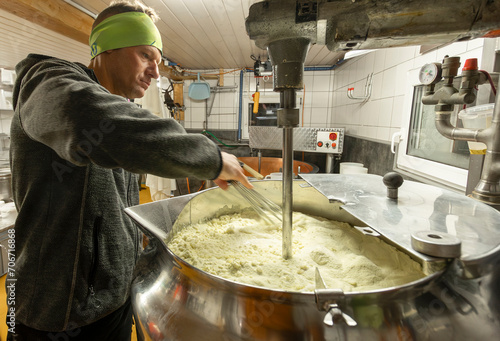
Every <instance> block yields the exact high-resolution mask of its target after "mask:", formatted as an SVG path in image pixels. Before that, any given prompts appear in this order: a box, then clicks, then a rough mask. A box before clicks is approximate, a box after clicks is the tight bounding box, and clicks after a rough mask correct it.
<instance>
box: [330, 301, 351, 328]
mask: <svg viewBox="0 0 500 341" xmlns="http://www.w3.org/2000/svg"><path fill="white" fill-rule="evenodd" d="M323 323H324V324H326V325H327V326H333V325H334V324H340V323H345V324H347V325H348V326H349V327H355V326H357V325H358V323H357V322H356V321H354V319H353V318H352V317H350V316H349V315H347V314H346V313H343V312H342V310H340V308H339V306H338V305H337V304H336V303H334V304H330V305H329V306H328V312H327V314H326V315H325V318H324V319H323Z"/></svg>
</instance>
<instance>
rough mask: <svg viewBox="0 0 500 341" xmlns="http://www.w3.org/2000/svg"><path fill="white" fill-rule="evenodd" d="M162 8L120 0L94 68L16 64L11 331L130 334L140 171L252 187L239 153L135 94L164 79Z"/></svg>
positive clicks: (107, 16)
mask: <svg viewBox="0 0 500 341" xmlns="http://www.w3.org/2000/svg"><path fill="white" fill-rule="evenodd" d="M154 17H155V16H154V12H153V11H152V10H151V9H149V8H146V7H144V6H143V5H140V4H138V3H133V4H130V3H124V2H118V3H115V4H112V5H111V6H110V7H109V8H107V9H105V10H104V11H103V12H102V13H101V14H100V15H99V16H98V18H97V19H96V21H95V23H94V25H93V29H92V33H91V35H90V46H91V54H92V60H91V62H90V65H89V66H88V67H85V66H84V65H81V64H78V63H71V62H68V61H65V60H61V59H57V58H52V57H47V56H41V55H29V56H28V57H27V58H26V59H25V60H23V61H21V62H20V63H19V64H18V65H17V67H16V71H17V75H18V78H17V81H16V84H15V86H14V99H13V100H14V108H15V115H14V118H13V121H12V127H11V168H12V179H13V191H14V201H15V203H16V206H17V209H18V211H19V215H18V218H17V220H16V223H15V243H16V244H15V250H16V266H15V275H14V278H11V277H9V279H7V282H6V283H7V286H8V285H9V283H11V282H10V281H11V280H13V281H14V280H15V306H9V308H10V307H12V308H14V309H15V321H16V325H15V327H14V328H10V327H11V325H9V328H10V329H9V330H10V331H11V332H10V333H9V336H8V339H9V340H30V341H31V340H128V339H130V333H131V320H132V317H131V306H130V299H129V295H130V285H131V281H132V271H133V268H134V265H135V263H136V261H137V258H138V254H139V250H140V247H141V235H140V233H139V231H138V229H137V227H136V226H135V225H134V224H133V222H132V221H131V220H130V219H129V218H128V217H127V216H126V215H125V214H124V213H123V209H124V208H125V207H127V206H131V205H136V204H138V197H139V195H138V181H137V176H136V175H135V174H134V173H136V174H138V173H149V174H155V175H157V176H161V177H170V178H176V177H186V176H190V177H196V178H198V179H215V182H216V183H217V184H218V185H219V186H220V187H221V188H223V189H225V188H227V186H228V184H227V182H226V180H230V179H234V180H238V181H241V182H242V183H243V184H244V185H245V186H247V187H249V188H251V187H252V185H251V184H250V183H249V182H248V180H247V178H246V177H245V176H244V174H243V171H242V169H241V167H240V165H239V163H238V161H237V159H236V158H235V157H234V156H233V155H230V154H227V153H224V152H220V151H219V149H218V147H217V146H216V145H215V144H214V143H212V142H211V141H210V140H209V139H207V138H206V137H204V136H203V135H200V134H187V133H186V132H185V130H184V129H183V128H182V127H181V126H180V125H179V124H178V123H177V122H175V120H171V119H160V118H158V117H157V116H155V115H153V114H152V113H150V112H148V111H147V110H143V109H141V108H139V107H138V106H137V105H135V104H133V103H132V102H130V101H129V99H133V98H140V97H142V96H143V95H144V92H145V91H146V89H147V88H148V86H149V85H150V83H151V82H152V81H154V79H156V78H158V77H159V72H158V64H159V63H160V62H161V49H162V44H161V36H160V34H159V32H158V30H157V28H156V26H155V25H154V23H153V20H152V18H154ZM8 292H9V290H8Z"/></svg>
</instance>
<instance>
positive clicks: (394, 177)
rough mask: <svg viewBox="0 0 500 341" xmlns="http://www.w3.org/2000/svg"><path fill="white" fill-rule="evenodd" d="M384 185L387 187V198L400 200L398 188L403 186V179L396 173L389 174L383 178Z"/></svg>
mask: <svg viewBox="0 0 500 341" xmlns="http://www.w3.org/2000/svg"><path fill="white" fill-rule="evenodd" d="M382 180H383V182H384V185H385V186H386V187H387V196H388V197H389V198H391V199H397V198H398V188H399V187H401V185H402V184H403V181H404V180H403V177H402V176H401V174H398V173H396V172H389V173H387V174H386V175H384V177H383V179H382Z"/></svg>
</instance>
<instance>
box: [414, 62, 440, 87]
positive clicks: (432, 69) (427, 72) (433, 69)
mask: <svg viewBox="0 0 500 341" xmlns="http://www.w3.org/2000/svg"><path fill="white" fill-rule="evenodd" d="M418 79H419V80H420V83H422V84H425V85H429V84H436V83H437V82H439V81H440V80H441V64H439V63H430V64H425V65H424V66H422V68H421V69H420V73H419V74H418Z"/></svg>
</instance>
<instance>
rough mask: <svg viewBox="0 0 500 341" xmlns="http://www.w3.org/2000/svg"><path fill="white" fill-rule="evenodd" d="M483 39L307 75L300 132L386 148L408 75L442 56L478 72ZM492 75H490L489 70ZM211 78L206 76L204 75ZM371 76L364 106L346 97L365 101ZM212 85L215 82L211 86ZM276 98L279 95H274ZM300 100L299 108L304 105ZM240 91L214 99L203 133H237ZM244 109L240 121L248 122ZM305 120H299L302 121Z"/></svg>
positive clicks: (364, 59)
mask: <svg viewBox="0 0 500 341" xmlns="http://www.w3.org/2000/svg"><path fill="white" fill-rule="evenodd" d="M482 49H483V39H476V40H472V41H469V42H461V43H454V44H450V45H447V46H444V47H442V48H439V49H435V50H432V51H430V52H428V53H426V54H420V47H419V46H411V47H403V48H388V49H381V50H374V51H372V52H370V53H368V54H365V55H362V56H360V57H356V58H353V59H349V60H347V61H345V62H344V63H343V64H341V66H340V67H338V68H335V69H333V70H326V71H305V72H304V90H301V91H298V93H297V94H298V95H299V97H300V98H299V100H298V101H297V106H298V107H299V108H300V110H301V123H300V124H301V125H302V126H304V127H325V126H326V127H345V128H346V133H347V134H349V135H351V136H357V137H362V138H369V139H374V140H378V141H382V142H389V141H390V140H391V136H392V134H393V133H395V132H398V131H400V129H401V124H402V117H403V115H405V114H406V113H404V112H403V103H404V101H405V98H406V97H405V96H411V95H412V94H409V93H408V87H407V82H408V79H407V75H408V73H409V72H410V71H412V70H415V69H420V67H422V66H423V65H424V64H426V63H429V62H439V61H441V60H442V59H443V57H444V56H445V55H450V56H459V57H461V60H462V63H463V61H465V59H466V58H472V57H474V58H478V63H479V66H480V68H484V66H482V64H481V62H482ZM487 71H491V70H487ZM207 73H210V72H207ZM370 73H373V78H372V93H371V96H370V98H369V99H368V100H367V101H362V100H352V99H349V98H348V97H347V89H348V88H350V87H354V92H353V95H354V96H363V95H364V92H365V85H366V80H367V77H368V75H369V74H370ZM209 82H210V83H211V84H212V85H215V81H209ZM239 83H240V71H237V72H233V73H228V74H225V75H224V85H225V86H235V85H236V86H238V87H239ZM188 87H189V83H188V82H186V83H185V97H184V99H185V105H186V116H185V117H186V120H185V126H186V128H193V129H203V128H205V125H204V122H205V119H206V115H205V113H206V108H205V101H193V100H190V99H189V97H188V93H187V92H188ZM272 87H273V86H272V79H269V80H268V81H267V82H266V81H264V80H262V79H261V80H260V91H261V97H262V96H265V95H266V93H272ZM254 92H255V78H254V76H253V73H251V72H245V73H244V83H243V98H244V101H245V100H246V102H245V103H247V102H248V101H249V100H250V99H251V94H252V93H254ZM276 96H277V95H276ZM302 100H303V103H302ZM238 111H239V90H237V91H235V92H234V93H224V94H217V96H216V98H215V102H214V105H213V108H212V112H211V116H210V117H208V124H207V125H206V127H207V128H208V129H209V130H210V129H214V130H216V129H237V127H238ZM245 111H246V107H245V106H243V119H244V120H245V119H246V112H245ZM302 118H303V119H302Z"/></svg>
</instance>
